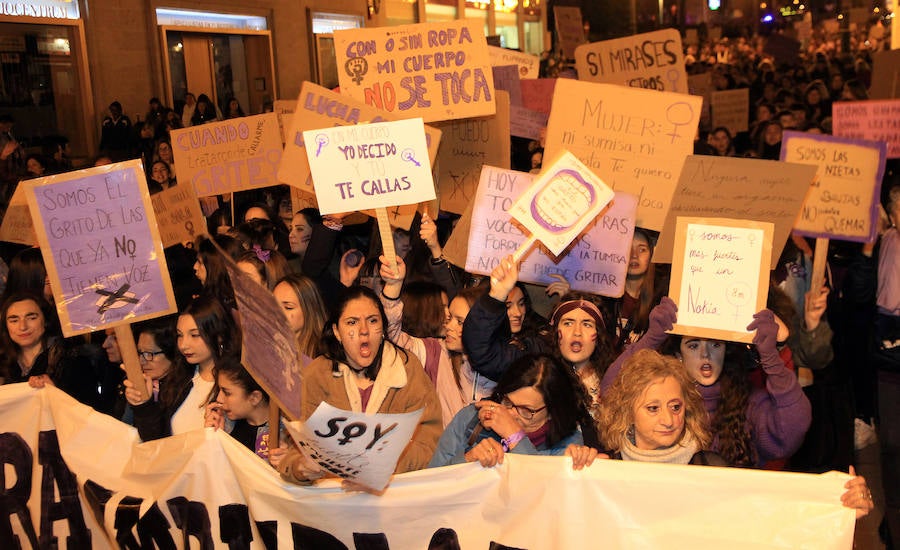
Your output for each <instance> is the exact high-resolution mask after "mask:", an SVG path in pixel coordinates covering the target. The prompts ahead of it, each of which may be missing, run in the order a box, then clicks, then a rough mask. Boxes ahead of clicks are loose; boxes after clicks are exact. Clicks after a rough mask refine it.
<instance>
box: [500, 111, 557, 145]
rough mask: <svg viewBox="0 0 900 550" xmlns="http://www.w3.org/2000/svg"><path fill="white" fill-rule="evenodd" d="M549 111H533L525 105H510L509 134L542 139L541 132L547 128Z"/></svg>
mask: <svg viewBox="0 0 900 550" xmlns="http://www.w3.org/2000/svg"><path fill="white" fill-rule="evenodd" d="M548 120H550V114H549V113H542V112H540V111H532V110H531V109H526V108H525V107H516V106H515V105H510V107H509V135H511V136H517V137H523V138H528V139H533V140H536V141H537V140H540V139H541V132H542V131H543V130H544V129H546V128H547V121H548Z"/></svg>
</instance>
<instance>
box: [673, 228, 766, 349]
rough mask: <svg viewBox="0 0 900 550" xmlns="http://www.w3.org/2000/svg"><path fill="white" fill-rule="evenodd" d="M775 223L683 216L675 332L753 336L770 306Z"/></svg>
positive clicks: (675, 269) (677, 258)
mask: <svg viewBox="0 0 900 550" xmlns="http://www.w3.org/2000/svg"><path fill="white" fill-rule="evenodd" d="M773 229H774V226H773V225H772V224H771V223H768V222H757V221H750V220H731V219H726V218H682V217H679V218H678V219H677V221H676V222H675V235H674V239H675V251H674V255H673V259H672V282H671V285H670V286H669V297H670V298H672V300H674V301H675V303H676V304H678V322H677V323H676V324H675V326H674V327H673V328H672V331H671V332H673V333H674V334H683V335H688V336H697V337H700V338H714V339H718V340H730V341H735V342H747V343H749V342H751V341H753V333H752V332H747V325H749V324H750V323H751V322H753V315H754V314H755V313H756V312H757V311H760V310H761V309H763V308H765V307H766V298H767V296H768V289H769V266H770V263H769V258H770V257H771V256H772V232H773Z"/></svg>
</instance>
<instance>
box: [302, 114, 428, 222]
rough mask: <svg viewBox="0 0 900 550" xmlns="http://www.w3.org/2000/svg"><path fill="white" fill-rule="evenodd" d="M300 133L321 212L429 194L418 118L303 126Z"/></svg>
mask: <svg viewBox="0 0 900 550" xmlns="http://www.w3.org/2000/svg"><path fill="white" fill-rule="evenodd" d="M303 139H304V141H305V142H306V143H309V144H310V147H309V148H308V149H307V150H306V153H307V158H308V159H309V166H310V169H311V170H312V173H313V181H314V183H315V188H316V197H317V198H318V202H319V210H320V211H321V213H322V214H332V213H338V212H352V211H354V210H363V209H366V208H379V207H382V208H383V207H388V206H394V205H398V204H415V203H418V202H422V201H427V200H431V199H433V198H434V180H433V179H432V176H431V168H430V166H429V165H428V147H427V145H426V143H425V129H424V126H423V124H422V119H412V120H398V121H393V122H378V123H373V124H359V125H356V126H337V127H332V128H321V129H318V130H307V131H305V132H303ZM312 144H315V146H313V145H312Z"/></svg>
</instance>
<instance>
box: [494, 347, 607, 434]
mask: <svg viewBox="0 0 900 550" xmlns="http://www.w3.org/2000/svg"><path fill="white" fill-rule="evenodd" d="M522 388H534V389H535V390H537V391H538V392H539V393H540V394H541V396H542V397H543V398H544V404H545V405H546V406H547V413H548V415H549V417H548V419H547V422H548V423H549V424H550V430H549V432H548V434H547V444H548V445H549V446H553V445H555V444H556V443H558V442H559V441H561V440H563V439H564V438H566V437H568V436H569V435H570V434H571V433H572V432H574V431H575V429H576V428H578V427H579V426H581V427H582V431H583V433H584V436H585V437H590V436H594V437H595V436H596V427H595V426H594V423H593V421H592V420H590V415H589V414H588V408H587V402H588V401H587V395H586V394H585V391H584V388H583V386H582V385H581V382H579V381H578V380H577V379H576V378H575V374H574V373H573V372H572V369H571V367H569V366H567V365H565V364H563V362H562V361H560V360H559V359H557V358H556V357H554V356H552V355H548V354H543V353H542V354H529V355H524V356H522V357H520V358H519V359H516V360H515V361H513V362H512V364H510V366H509V368H508V369H506V371H505V372H504V373H503V376H501V377H500V380H499V381H498V382H497V386H496V387H495V388H494V393H493V394H492V396H491V400H493V401H496V402H498V403H500V402H502V401H503V398H504V397H506V396H507V395H509V394H510V393H512V392H514V391H516V390H519V389H522ZM594 443H595V444H596V442H594Z"/></svg>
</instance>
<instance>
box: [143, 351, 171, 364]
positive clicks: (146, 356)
mask: <svg viewBox="0 0 900 550" xmlns="http://www.w3.org/2000/svg"><path fill="white" fill-rule="evenodd" d="M164 353H165V352H164V351H139V352H138V357H140V358H141V359H143V360H144V361H146V362H148V363H149V362H150V361H153V358H154V357H156V356H157V355H162V354H164Z"/></svg>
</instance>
